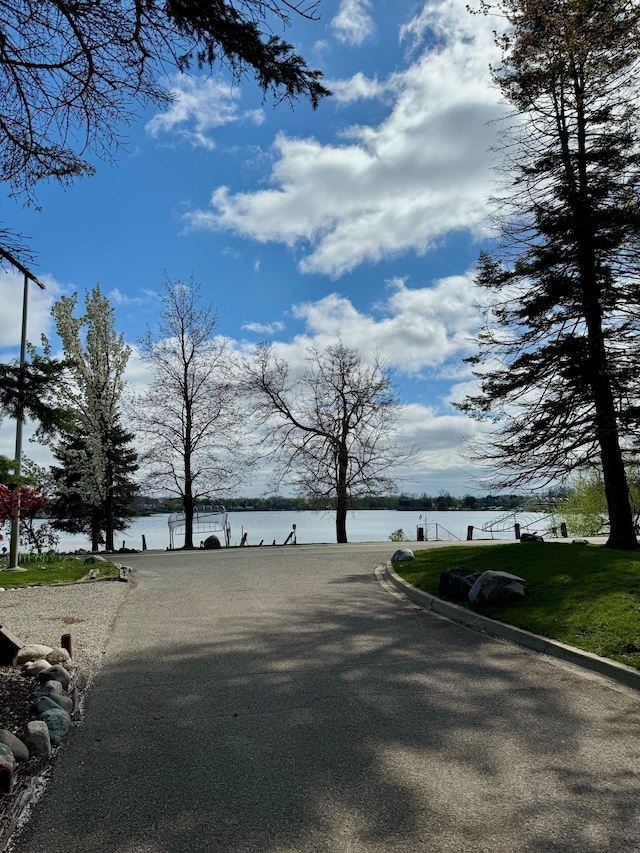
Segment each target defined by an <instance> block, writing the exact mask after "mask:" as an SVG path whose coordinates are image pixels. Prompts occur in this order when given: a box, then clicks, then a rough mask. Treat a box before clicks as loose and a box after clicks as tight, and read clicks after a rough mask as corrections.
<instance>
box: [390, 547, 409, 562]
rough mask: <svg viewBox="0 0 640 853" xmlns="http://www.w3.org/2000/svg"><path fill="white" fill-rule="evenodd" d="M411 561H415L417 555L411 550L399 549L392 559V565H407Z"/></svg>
mask: <svg viewBox="0 0 640 853" xmlns="http://www.w3.org/2000/svg"><path fill="white" fill-rule="evenodd" d="M409 560H415V554H414V553H413V551H412V550H411V548H398V550H397V551H396V552H395V553H394V555H393V557H392V558H391V562H392V563H405V562H408V561H409Z"/></svg>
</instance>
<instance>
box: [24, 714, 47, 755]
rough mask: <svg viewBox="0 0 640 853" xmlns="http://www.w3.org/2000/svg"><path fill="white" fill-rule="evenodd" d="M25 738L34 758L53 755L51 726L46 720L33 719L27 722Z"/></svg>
mask: <svg viewBox="0 0 640 853" xmlns="http://www.w3.org/2000/svg"><path fill="white" fill-rule="evenodd" d="M23 740H24V742H25V745H26V747H27V749H28V750H29V755H30V756H31V757H32V758H36V757H44V758H48V757H49V756H50V755H51V738H50V736H49V727H48V726H47V724H46V723H45V721H44V720H31V722H30V723H27V725H26V727H25V730H24V737H23Z"/></svg>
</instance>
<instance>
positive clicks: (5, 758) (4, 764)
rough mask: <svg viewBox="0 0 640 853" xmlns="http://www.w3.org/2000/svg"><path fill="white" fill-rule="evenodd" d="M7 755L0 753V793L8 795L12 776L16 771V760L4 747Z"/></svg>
mask: <svg viewBox="0 0 640 853" xmlns="http://www.w3.org/2000/svg"><path fill="white" fill-rule="evenodd" d="M5 749H7V752H8V753H9V755H3V754H1V753H0V791H1V792H2V793H3V794H10V793H11V787H12V785H13V774H14V773H15V770H16V760H15V758H14V757H13V753H12V752H11V750H10V749H9V748H8V747H5Z"/></svg>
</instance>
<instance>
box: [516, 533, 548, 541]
mask: <svg viewBox="0 0 640 853" xmlns="http://www.w3.org/2000/svg"><path fill="white" fill-rule="evenodd" d="M520 541H521V542H544V539H543V538H542V536H538V534H537V533H523V534H522V535H521V536H520Z"/></svg>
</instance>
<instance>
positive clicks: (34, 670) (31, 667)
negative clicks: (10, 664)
mask: <svg viewBox="0 0 640 853" xmlns="http://www.w3.org/2000/svg"><path fill="white" fill-rule="evenodd" d="M51 666H52V664H50V663H49V661H48V660H45V659H44V658H40V660H32V661H29V663H25V665H24V666H23V667H22V674H23V675H26V676H27V678H35V677H36V675H38V673H39V672H44V671H45V669H51Z"/></svg>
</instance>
